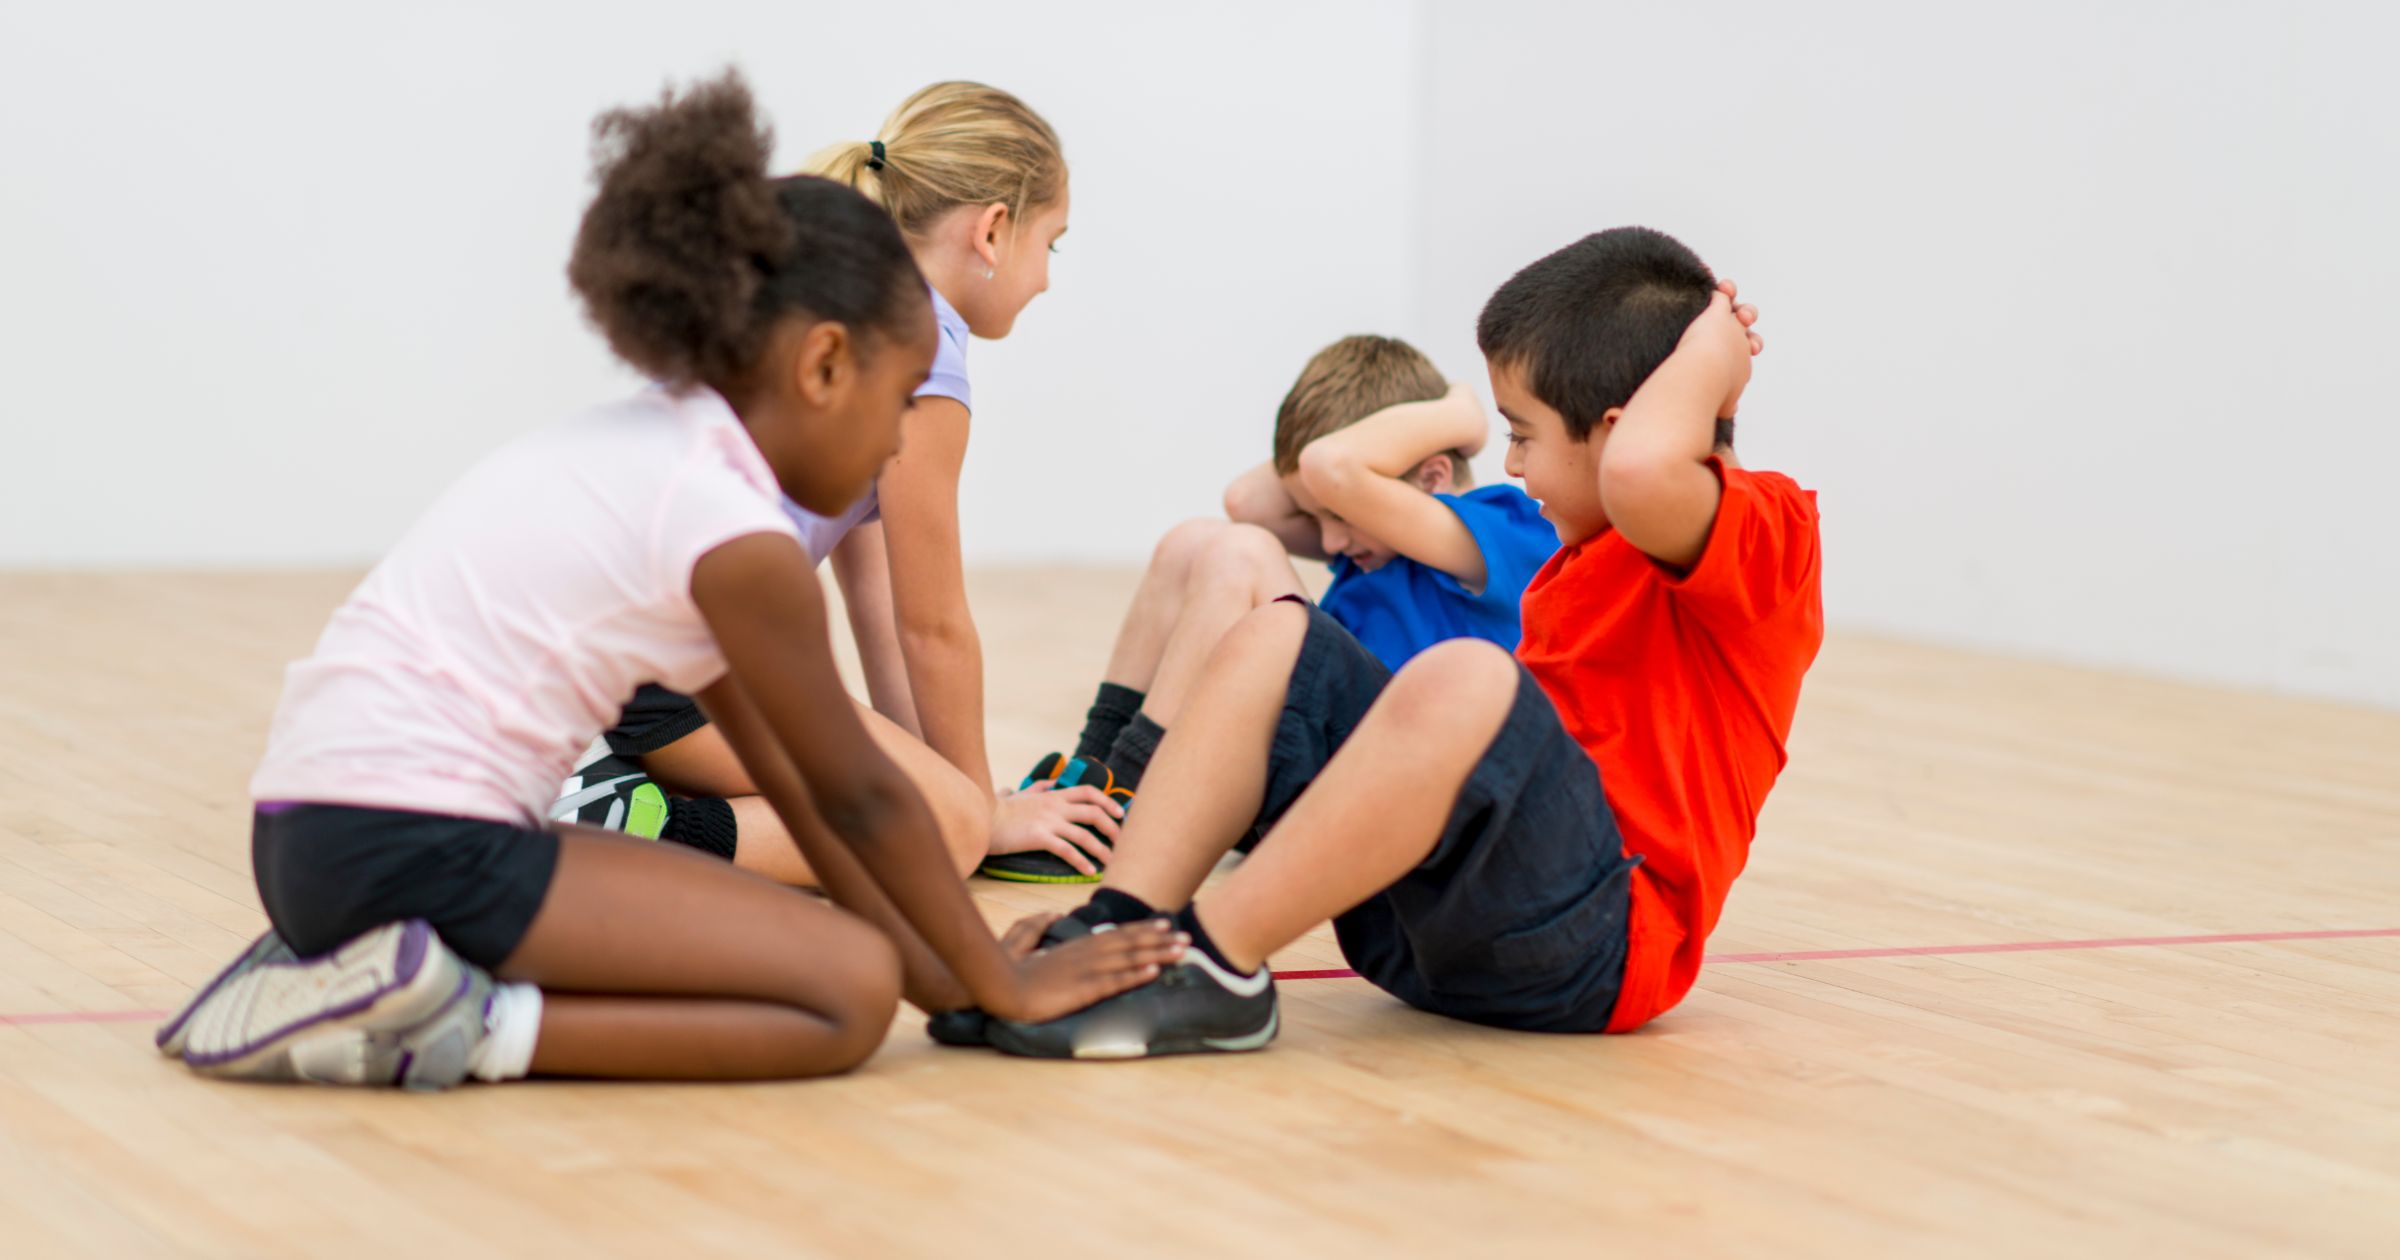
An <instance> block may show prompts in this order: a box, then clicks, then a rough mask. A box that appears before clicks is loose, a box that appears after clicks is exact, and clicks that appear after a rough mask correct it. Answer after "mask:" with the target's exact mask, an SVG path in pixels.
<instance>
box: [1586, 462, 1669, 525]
mask: <svg viewBox="0 0 2400 1260" xmlns="http://www.w3.org/2000/svg"><path fill="white" fill-rule="evenodd" d="M1608 454H1609V455H1610V456H1614V455H1616V454H1617V452H1615V451H1610V452H1609V453H1608ZM1625 455H1626V456H1627V458H1624V459H1615V458H1604V459H1602V460H1601V461H1600V506H1601V509H1602V510H1603V511H1605V512H1607V513H1608V518H1609V519H1610V520H1612V521H1613V520H1616V519H1618V518H1619V517H1620V516H1621V515H1631V514H1638V513H1639V512H1640V510H1641V505H1642V504H1644V503H1647V502H1652V501H1654V500H1656V499H1657V498H1658V496H1659V495H1660V493H1661V492H1662V491H1663V490H1664V489H1665V488H1666V487H1667V486H1668V485H1670V484H1672V482H1673V480H1674V477H1673V474H1674V471H1675V470H1674V469H1672V468H1670V467H1669V466H1668V463H1667V461H1665V460H1662V459H1659V458H1658V457H1656V456H1653V455H1648V454H1640V453H1636V452H1632V451H1628V452H1625Z"/></svg>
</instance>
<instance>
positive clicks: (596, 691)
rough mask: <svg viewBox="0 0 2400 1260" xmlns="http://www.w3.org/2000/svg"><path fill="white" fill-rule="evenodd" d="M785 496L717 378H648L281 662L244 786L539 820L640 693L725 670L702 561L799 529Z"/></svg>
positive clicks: (485, 497)
mask: <svg viewBox="0 0 2400 1260" xmlns="http://www.w3.org/2000/svg"><path fill="white" fill-rule="evenodd" d="M781 499H782V496H781V494H780V492H779V491H778V490H777V488H776V484H775V477H774V474H773V473H772V472H770V471H769V470H768V468H767V465H766V461H765V460H764V459H763V458H761V457H760V455H759V453H758V448H757V447H756V446H755V445H753V444H752V443H751V441H750V435H749V432H748V430H746V429H744V428H743V427H742V424H741V421H740V420H738V419H736V418H735V416H734V414H733V409H732V408H730V407H728V406H727V405H726V404H725V400H724V399H722V398H720V397H718V396H717V394H716V393H714V392H713V391H711V390H708V389H705V388H696V389H693V390H691V391H689V392H687V393H682V394H674V393H669V392H667V391H666V390H664V389H657V388H653V389H649V390H645V391H643V392H642V393H640V394H637V395H635V396H634V397H632V398H630V399H627V400H625V401H624V402H620V403H616V404H614V405H611V406H605V407H598V408H594V409H592V410H590V411H586V412H584V413H582V414H580V415H577V416H575V417H573V418H571V419H568V420H566V421H564V422H562V423H559V424H555V425H552V426H550V427H548V428H546V429H543V430H541V431H539V432H536V433H533V434H530V435H528V436H526V437H523V438H520V439H518V440H517V441H514V442H511V443H509V444H508V445H507V446H504V447H502V448H500V449H499V450H497V451H495V452H493V453H492V454H491V455H490V456H488V457H486V458H485V459H484V460H483V461H482V462H480V463H478V464H477V465H475V467H474V468H472V469H470V470H468V472H467V474H466V475H465V476H464V477H461V478H460V479H459V480H458V482H457V484H455V485H453V486H451V487H450V489H449V490H448V491H447V492H446V493H444V494H443V495H442V497H441V498H440V499H438V500H436V501H435V503H434V505H433V507H432V508H431V509H430V510H428V511H427V512H426V513H425V515H424V517H423V518H421V519H420V520H418V521H417V523H416V525H415V526H413V527H412V528H411V529H410V530H409V531H408V533H407V535H406V536H405V537H403V538H402V539H401V540H400V543H399V545H398V546H396V547H394V548H393V549H392V552H391V554H390V555H388V556H386V557H384V560H383V563H381V564H379V565H377V566H375V570H374V571H373V572H372V573H369V574H368V575H367V579H366V581H365V582H363V583H361V584H360V585H359V588H358V589H357V590H356V591H353V592H352V593H351V595H350V598H349V600H348V601H347V602H345V603H344V604H343V605H342V607H341V608H340V609H339V610H338V611H336V612H335V613H334V614H333V621H332V623H331V624H329V625H327V626H326V627H325V634H324V636H323V637H322V638H320V639H319V640H318V641H317V649H316V651H315V653H314V654H312V655H311V656H310V657H309V658H308V659H307V660H304V661H301V662H299V663H298V664H295V665H293V666H292V667H291V668H290V669H289V670H288V671H286V673H285V676H284V689H283V703H282V704H281V705H280V706H279V707H278V708H277V709H276V711H275V724H274V727H273V729H272V730H271V731H270V732H269V734H268V736H267V755H266V759H265V760H264V761H263V762H262V763H261V764H260V765H259V768H258V773H257V775H256V776H255V777H253V778H252V779H251V781H250V794H251V797H252V798H253V799H255V800H259V801H313V802H319V803H323V804H333V805H367V806H376V807H380V808H385V809H405V810H416V811H420V812H424V813H435V814H452V815H459V816H463V817H469V818H489V819H494V820H498V821H502V822H509V823H516V824H520V825H524V826H538V825H541V824H540V820H541V818H542V815H543V811H544V809H545V808H546V807H547V806H548V805H549V804H550V801H551V798H552V797H554V796H556V795H557V792H558V784H559V781H560V780H561V779H563V778H564V777H566V774H567V772H568V770H569V769H571V768H572V763H573V762H574V760H575V757H576V754H577V753H578V752H580V751H581V750H582V749H583V748H584V746H585V745H587V744H589V743H590V742H591V741H592V737H593V736H595V735H598V734H599V733H600V732H601V730H603V729H604V728H606V727H607V726H608V725H609V724H610V723H611V722H614V721H616V719H617V715H618V713H620V712H621V711H622V710H623V709H624V706H625V701H626V700H627V699H628V698H629V697H631V696H632V695H633V690H634V688H635V687H636V686H637V685H639V684H641V683H645V682H657V683H662V684H664V685H666V686H668V687H670V688H673V689H674V690H676V691H683V692H692V691H698V690H700V689H701V688H703V687H706V686H708V685H709V684H711V683H714V682H715V681H717V679H718V678H719V677H721V676H722V675H723V674H724V672H725V658H724V657H723V656H722V655H721V654H719V652H718V651H717V645H716V641H715V639H714V638H712V637H711V636H710V634H709V631H708V627H707V626H706V625H705V624H703V623H702V621H701V619H700V610H699V608H698V607H697V606H695V605H694V604H693V603H692V595H691V579H692V566H693V565H695V564H697V563H698V562H699V560H700V557H701V556H703V555H706V554H707V553H708V552H709V551H711V550H713V549H715V548H716V547H718V546H720V545H722V544H724V543H726V542H729V541H731V540H732V539H735V538H739V537H742V536H743V535H746V534H781V535H783V536H785V537H787V538H788V537H794V536H795V532H794V529H793V526H792V522H791V519H790V518H789V517H787V516H786V515H784V512H783V509H782V503H781Z"/></svg>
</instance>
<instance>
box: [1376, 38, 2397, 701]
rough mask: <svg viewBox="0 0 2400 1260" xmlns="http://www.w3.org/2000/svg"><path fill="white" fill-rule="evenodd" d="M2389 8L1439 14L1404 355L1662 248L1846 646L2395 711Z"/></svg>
mask: <svg viewBox="0 0 2400 1260" xmlns="http://www.w3.org/2000/svg"><path fill="white" fill-rule="evenodd" d="M2394 13H2395V11H2394V10H2393V9H2392V8H2391V7H2390V6H2369V5H2365V4H2355V5H2346V6H2323V5H2319V6H2299V7H2296V8H2288V9H2287V7H2286V6H2267V5H2249V6H2239V7H2236V6H2228V5H2192V4H2146V5H2129V4H2109V5H2089V4H2057V3H2049V2H2046V0H2044V2H2038V3H2030V4H2024V3H2020V4H2010V5H2002V6H1981V7H1978V8H1961V7H1958V6H1947V5H1935V6H1925V5H1906V4H1875V3H1856V2H1851V3H1835V4H1816V5H1789V4H1750V3H1737V4H1716V5H1708V6H1703V7H1700V8H1693V7H1691V6H1663V5H1608V6H1597V5H1588V4H1540V3H1525V2H1523V0H1485V2H1482V3H1478V4H1477V5H1475V6H1473V7H1472V8H1471V9H1469V8H1454V7H1451V6H1444V5H1436V6H1433V7H1432V8H1431V9H1430V10H1429V19H1428V20H1429V22H1430V26H1429V28H1428V29H1427V30H1426V32H1425V33H1424V47H1425V48H1426V49H1427V50H1428V66H1427V84H1426V88H1425V91H1426V93H1427V98H1426V105H1425V117H1426V118H1427V119H1428V120H1429V130H1428V134H1427V139H1426V151H1425V160H1424V164H1423V166H1422V167H1421V170H1422V172H1423V183H1422V185H1421V191H1420V196H1419V206H1420V209H1421V213H1422V214H1423V216H1424V217H1423V233H1422V236H1421V239H1420V242H1419V248H1420V257H1419V264H1420V271H1421V275H1422V284H1423V288H1422V290H1421V291H1420V294H1419V306H1418V309H1419V317H1420V319H1421V321H1422V322H1421V323H1420V324H1419V325H1417V331H1418V332H1419V333H1420V335H1421V336H1423V337H1424V338H1425V341H1426V344H1427V347H1428V349H1429V350H1431V351H1433V352H1434V353H1435V355H1436V357H1437V358H1440V359H1441V360H1443V361H1444V362H1455V361H1459V360H1460V359H1461V358H1462V356H1463V355H1465V354H1466V353H1467V352H1468V351H1469V350H1471V348H1472V345H1473V340H1472V327H1473V320H1474V316H1475V313H1476V311H1477V309H1478V308H1479V307H1480V305H1481V303H1482V301H1483V300H1484V298H1485V297H1487V296H1488V295H1489V294H1490V292H1491V290H1492V289H1493V287H1494V286H1496V285H1497V284H1498V283H1499V282H1500V281H1501V280H1503V279H1505V278H1506V277H1507V276H1508V274H1509V273H1510V272H1512V271H1513V270H1515V269H1516V268H1517V267H1519V266H1522V265H1523V264H1525V263H1526V262H1529V261H1531V260H1532V259H1534V258H1536V257H1539V256H1540V255H1541V254H1543V253H1546V252H1548V251H1549V250H1551V249H1554V248H1556V247H1558V246H1560V245H1563V244H1565V243H1567V242H1568V241H1570V240H1573V239H1575V238H1576V237H1578V236H1580V235H1582V234H1583V233H1585V232H1588V231H1591V230H1594V229H1597V228H1601V227H1607V226H1613V225H1616V224H1621V223H1644V224H1649V225H1651V226H1655V227H1660V228H1663V229H1666V230H1668V231H1670V232H1674V233H1676V234H1677V235H1679V236H1681V237H1682V238H1683V239H1684V240H1685V241H1686V242H1687V243H1689V244H1691V245H1692V246H1693V247H1694V248H1695V249H1697V250H1699V251H1700V253H1701V254H1702V256H1703V257H1705V258H1708V259H1709V260H1710V261H1711V262H1712V264H1714V265H1715V266H1716V267H1717V269H1718V270H1719V271H1720V272H1721V273H1722V274H1728V275H1731V276H1733V277H1735V278H1736V279H1738V280H1740V281H1741V282H1742V284H1743V285H1744V291H1745V293H1747V294H1749V295H1751V296H1753V297H1755V298H1756V299H1757V300H1758V301H1759V302H1761V303H1762V304H1763V305H1764V308H1765V316H1764V322H1763V323H1762V331H1763V332H1764V333H1765V334H1766V337H1767V342H1768V351H1767V355H1766V357H1765V358H1764V359H1762V360H1761V361H1760V364H1759V367H1758V374H1757V377H1756V379H1755V382H1754V383H1753V385H1752V387H1751V389H1750V391H1749V393H1748V395H1747V397H1746V398H1745V400H1744V404H1743V411H1744V422H1745V423H1744V427H1743V429H1742V435H1741V442H1740V445H1741V448H1742V450H1743V453H1744V455H1745V457H1747V458H1748V459H1749V460H1750V461H1751V462H1752V463H1754V464H1759V465H1770V466H1774V467H1779V468H1786V469H1789V470H1791V471H1793V472H1795V473H1796V474H1798V475H1799V476H1800V478H1801V479H1802V480H1803V481H1804V482H1805V483H1806V484H1809V485H1811V486H1815V487H1818V488H1819V489H1820V490H1821V492H1822V506H1823V509H1824V512H1825V528H1826V534H1827V569H1826V574H1827V576H1826V581H1827V590H1826V597H1827V604H1828V611H1829V613H1830V615H1831V616H1832V617H1833V619H1834V620H1835V621H1837V622H1839V623H1842V624H1846V625H1850V626H1855V627H1867V628H1875V629H1882V630H1888V631H1892V632H1897V633H1900V634H1905V635H1910V636H1914V637H1921V638H1929V639H1935V640H1940V641H1946V642H1959V643H1968V644H1976V645H1986V646H1992V647H1997V648H2002V649H2006V650H2011V651H2017V652H2023V653H2031V654H2037V655H2042V656H2051V657H2061V658H2066V659H2070V660H2076V661H2085V662H2091V663H2097V664H2103V665H2109V666H2115V667H2126V668H2134V669H2140V670H2146V671H2155V672H2160V673H2166V674H2174V675H2184V676H2191V677H2197V678H2205V679H2213V680H2219V681H2224V682H2230V683H2235V684H2241V685H2260V686H2272V687H2277V688H2284V689H2290V690H2297V691H2302V692H2309V693H2315V694H2321V695H2326V696H2332V697H2339V698H2347V699H2356V700H2365V701H2370V702H2375V703H2381V704H2385V705H2400V553H2396V552H2395V543H2396V542H2400V529H2396V528H2395V526H2394V523H2393V519H2392V507H2391V504H2392V503H2393V498H2394V496H2393V493H2392V488H2391V487H2392V478H2393V476H2394V473H2395V471H2396V465H2400V426H2396V425H2395V423H2394V422H2395V420H2396V419H2400V415H2396V413H2400V407H2395V406H2394V404H2393V402H2392V396H2391V393H2390V390H2389V386H2388V383H2387V376H2388V373H2387V365H2388V364H2389V363H2390V362H2392V360H2393V356H2394V354H2395V352H2396V351H2400V321H2395V319H2394V318H2393V314H2392V310H2393V308H2392V305H2391V303H2392V300H2393V293H2394V289H2395V286H2394V283H2393V282H2394V280H2395V279H2400V242H2396V241H2395V239H2394V232H2395V230H2396V229H2400V87H2396V86H2395V83H2396V82H2400V80H2395V78H2394V77H2393V75H2392V74H2391V73H2390V65H2389V61H2390V57H2389V52H2390V49H2391V48H2392V47H2393V46H2394V45H2395V39H2396V38H2400V20H2396V19H2395V17H2394Z"/></svg>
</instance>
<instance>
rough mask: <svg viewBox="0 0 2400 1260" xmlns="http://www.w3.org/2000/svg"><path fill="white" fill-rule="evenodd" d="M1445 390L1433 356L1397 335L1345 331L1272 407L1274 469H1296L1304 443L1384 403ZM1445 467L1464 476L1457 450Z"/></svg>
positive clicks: (1437, 394)
mask: <svg viewBox="0 0 2400 1260" xmlns="http://www.w3.org/2000/svg"><path fill="white" fill-rule="evenodd" d="M1449 392H1450V382H1448V381H1445V380H1443V379H1442V374H1441V373H1439V372H1437V371H1435V370H1434V369H1433V361H1432V360H1431V359H1428V358H1426V357H1425V356H1424V355H1423V354H1421V353H1419V352H1418V350H1417V348H1416V347H1415V346H1412V345H1410V344H1408V343H1407V342H1405V341H1402V340H1400V339H1399V338H1397V337H1377V336H1373V335H1361V336H1356V337H1344V338H1342V339H1341V340H1340V341H1337V342H1334V343H1333V344H1332V345H1330V346H1327V347H1325V348H1324V349H1322V350H1319V351H1317V354H1316V357H1315V358H1313V359H1310V360H1309V361H1308V366H1307V367H1304V368H1301V369H1300V379H1299V380H1297V381H1294V382H1292V390H1291V392H1290V393H1288V394H1285V395H1284V396H1283V405H1282V406H1280V407H1277V408H1276V409H1275V471H1276V472H1277V473H1280V474H1282V475H1283V476H1286V477H1288V476H1290V475H1292V474H1293V473H1295V472H1298V471H1300V452H1301V450H1302V449H1303V448H1304V447H1306V446H1307V445H1308V444H1309V443H1311V442H1314V441H1316V440H1317V439H1318V438H1321V437H1323V436H1325V435H1326V434H1328V433H1331V432H1333V431H1334V430H1336V429H1346V428H1348V427H1350V426H1351V425H1354V424H1356V423H1358V422H1359V421H1361V420H1364V419H1366V418H1367V417H1368V416H1370V415H1373V414H1374V413H1376V412H1378V411H1381V410H1383V409H1384V408H1386V407H1390V406H1394V405H1396V404H1399V403H1406V402H1430V401H1431V400H1433V399H1436V398H1440V397H1441V396H1443V395H1444V394H1447V393H1449ZM1450 471H1451V472H1452V473H1455V474H1459V475H1461V476H1463V475H1464V474H1465V471H1466V469H1465V467H1464V466H1463V461H1461V460H1460V459H1459V457H1458V455H1457V453H1456V452H1453V453H1452V454H1451V456H1450Z"/></svg>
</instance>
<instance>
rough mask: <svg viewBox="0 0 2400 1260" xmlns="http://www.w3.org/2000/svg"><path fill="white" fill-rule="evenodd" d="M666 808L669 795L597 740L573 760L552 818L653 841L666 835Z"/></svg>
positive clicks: (554, 803)
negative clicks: (660, 835)
mask: <svg viewBox="0 0 2400 1260" xmlns="http://www.w3.org/2000/svg"><path fill="white" fill-rule="evenodd" d="M667 808H668V806H667V794H666V793H665V792H662V791H660V790H659V787H658V785H657V784H656V783H653V782H651V781H650V776H649V775H647V774H644V773H643V772H642V767H641V763H639V762H637V761H635V760H633V759H632V758H630V757H621V756H618V755H617V754H616V753H614V752H612V751H610V750H609V747H608V742H607V741H606V740H601V739H595V740H593V741H592V744H591V747H589V748H586V749H584V750H583V756H582V757H580V758H578V759H577V761H576V765H575V770H574V773H572V774H569V775H568V776H567V781H566V782H565V783H563V784H560V785H559V789H558V799H557V800H555V801H552V802H551V803H550V818H551V820H552V821H554V822H568V823H581V824H582V825H584V826H586V827H599V828H601V829H603V830H606V831H621V832H624V833H625V834H626V835H629V836H639V837H641V838H642V839H644V840H656V839H658V834H659V833H660V832H661V831H664V830H666V826H667Z"/></svg>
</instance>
